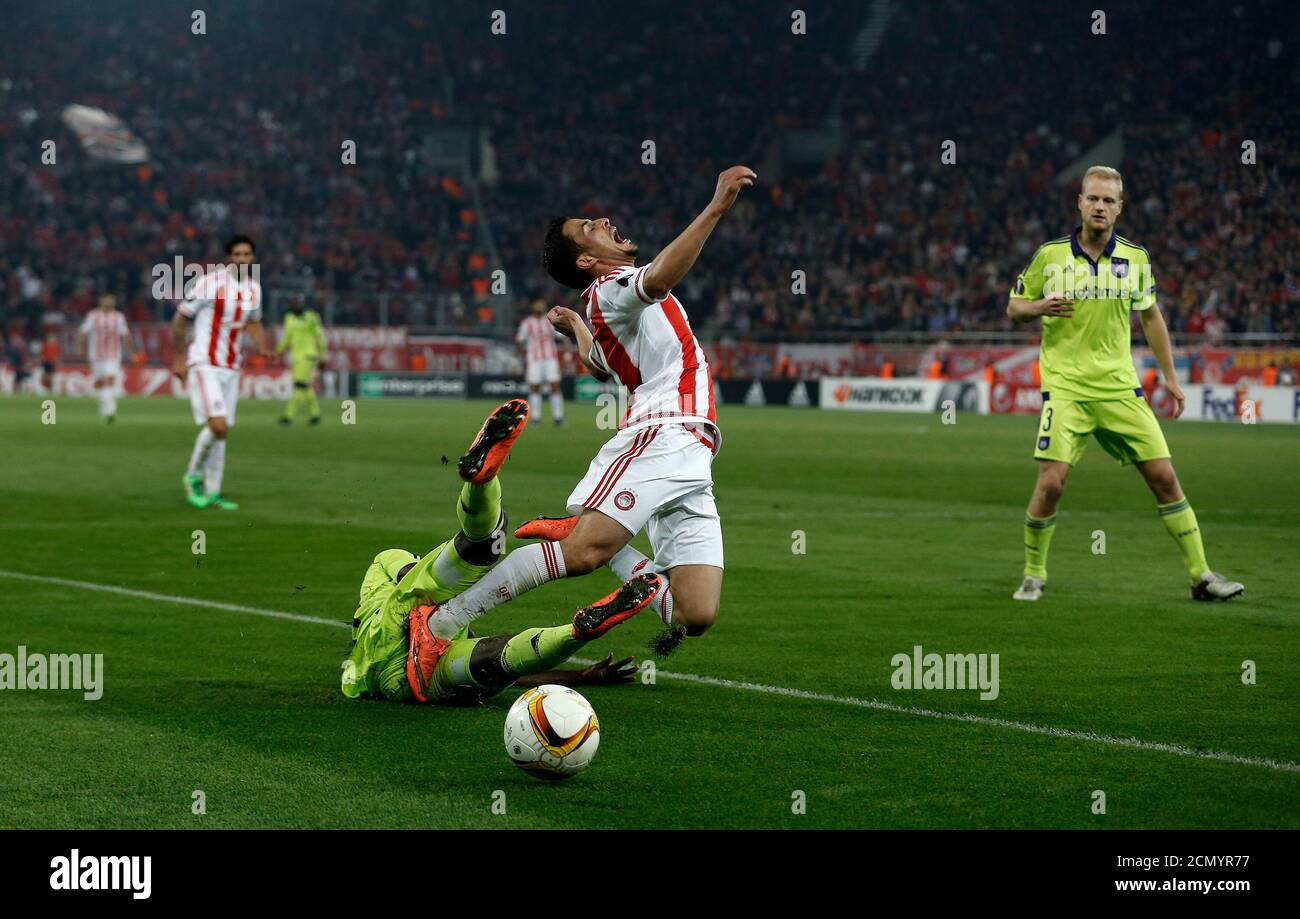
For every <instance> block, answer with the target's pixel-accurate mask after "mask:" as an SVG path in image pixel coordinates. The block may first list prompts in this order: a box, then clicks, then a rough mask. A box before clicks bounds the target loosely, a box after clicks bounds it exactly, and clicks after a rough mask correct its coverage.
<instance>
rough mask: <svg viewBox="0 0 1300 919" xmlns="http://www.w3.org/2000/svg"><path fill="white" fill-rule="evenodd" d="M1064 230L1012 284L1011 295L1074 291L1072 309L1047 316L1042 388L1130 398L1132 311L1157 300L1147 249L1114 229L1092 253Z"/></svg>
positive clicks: (1060, 394) (1074, 396) (1068, 396)
mask: <svg viewBox="0 0 1300 919" xmlns="http://www.w3.org/2000/svg"><path fill="white" fill-rule="evenodd" d="M1081 230H1082V227H1076V228H1075V230H1074V232H1073V233H1071V234H1070V235H1069V236H1063V237H1061V238H1060V239H1054V240H1052V241H1051V242H1047V243H1044V244H1043V245H1041V246H1039V247H1038V251H1037V252H1035V253H1034V257H1033V259H1031V260H1030V262H1029V265H1028V266H1027V267H1026V268H1025V270H1024V271H1022V272H1021V273H1020V275H1019V277H1017V278H1016V283H1015V286H1014V287H1013V288H1012V289H1011V297H1012V299H1015V300H1041V299H1042V298H1043V297H1045V296H1047V295H1049V294H1051V293H1053V292H1055V291H1060V292H1063V293H1066V294H1069V295H1070V296H1071V297H1072V298H1073V299H1074V315H1073V316H1044V317H1042V322H1043V340H1042V345H1041V348H1040V352H1039V369H1040V371H1041V375H1042V381H1043V392H1044V393H1050V394H1051V398H1053V399H1057V400H1062V399H1065V400H1072V401H1078V402H1094V401H1108V400H1112V399H1131V398H1133V396H1134V394H1135V393H1136V392H1137V391H1138V390H1139V387H1140V384H1139V383H1138V377H1137V371H1136V370H1135V369H1134V367H1133V353H1132V350H1131V346H1132V332H1131V326H1130V311H1132V310H1145V309H1150V308H1151V307H1153V306H1155V304H1156V282H1155V276H1154V275H1153V274H1152V271H1151V256H1150V254H1149V253H1148V252H1147V250H1146V249H1145V248H1143V247H1142V246H1139V245H1137V244H1136V243H1132V242H1129V241H1128V240H1127V239H1125V238H1124V237H1122V236H1118V235H1112V236H1111V238H1110V241H1109V242H1108V243H1106V249H1105V251H1104V252H1102V254H1101V257H1100V258H1099V259H1098V260H1097V261H1095V262H1094V261H1093V260H1092V258H1091V257H1090V256H1089V255H1088V253H1086V252H1084V251H1083V248H1082V247H1081V246H1080V245H1079V233H1080V232H1081Z"/></svg>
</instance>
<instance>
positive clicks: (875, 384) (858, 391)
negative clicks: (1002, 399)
mask: <svg viewBox="0 0 1300 919" xmlns="http://www.w3.org/2000/svg"><path fill="white" fill-rule="evenodd" d="M950 401H951V402H952V403H953V406H952V407H953V408H955V409H957V410H958V411H963V412H979V413H980V414H981V415H987V414H988V411H989V387H988V384H987V383H985V382H984V381H983V380H978V381H977V380H963V381H954V380H924V379H920V378H916V377H909V378H904V379H895V380H886V379H884V378H882V377H823V378H822V385H821V407H822V408H829V409H849V410H853V411H860V412H938V411H943V410H944V409H945V408H947V407H948V406H947V405H945V404H944V403H946V402H950Z"/></svg>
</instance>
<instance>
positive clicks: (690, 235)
mask: <svg viewBox="0 0 1300 919" xmlns="http://www.w3.org/2000/svg"><path fill="white" fill-rule="evenodd" d="M757 178H758V175H757V174H756V173H755V172H754V170H752V169H750V168H749V167H748V166H732V167H731V168H730V169H727V170H724V171H723V172H722V174H721V175H719V176H718V187H717V189H716V190H715V191H714V193H713V200H712V201H710V202H709V204H708V207H706V208H705V209H704V210H703V211H701V212H700V215H699V216H698V217H696V218H695V219H694V220H692V221H691V224H690V226H688V227H687V228H686V229H685V230H683V231H682V233H681V235H680V236H678V237H677V238H676V239H674V240H673V241H672V242H670V243H669V244H668V245H667V246H666V247H665V248H664V250H663V251H662V252H660V253H659V254H658V255H656V256H655V258H654V261H652V262H651V263H650V264H649V265H648V266H647V267H646V271H645V275H644V277H643V278H642V281H641V287H642V289H644V290H645V292H646V294H647V295H649V296H650V297H653V298H655V299H659V298H660V297H663V296H665V295H666V294H667V293H668V291H670V290H672V289H673V287H675V286H676V285H677V284H678V283H679V282H680V281H681V279H682V278H684V277H686V273H687V272H688V271H690V270H691V267H692V266H693V265H694V264H695V260H696V259H697V258H699V256H700V250H701V249H703V248H704V243H705V241H706V240H707V239H708V238H709V235H710V234H711V233H712V232H713V228H714V227H716V226H717V225H718V221H719V220H721V219H722V217H723V215H724V214H726V213H727V211H729V210H731V206H732V205H733V204H735V203H736V197H737V196H738V195H739V194H740V190H741V189H742V188H748V187H749V186H751V185H753V184H754V180H755V179H757Z"/></svg>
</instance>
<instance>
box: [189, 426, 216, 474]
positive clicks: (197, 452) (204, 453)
mask: <svg viewBox="0 0 1300 919" xmlns="http://www.w3.org/2000/svg"><path fill="white" fill-rule="evenodd" d="M213 440H214V438H213V436H212V428H210V427H208V426H207V425H206V424H205V425H204V426H203V427H201V428H199V436H198V437H196V438H194V451H193V452H192V453H190V466H189V468H188V469H187V470H185V473H186V475H198V474H199V471H200V470H202V469H203V464H204V463H206V462H207V461H208V450H209V448H211V446H212V441H213Z"/></svg>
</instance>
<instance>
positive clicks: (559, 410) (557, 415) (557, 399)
mask: <svg viewBox="0 0 1300 919" xmlns="http://www.w3.org/2000/svg"><path fill="white" fill-rule="evenodd" d="M551 417H552V418H554V419H555V420H556V421H563V420H564V396H563V395H562V394H560V393H559V392H553V393H551Z"/></svg>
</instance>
